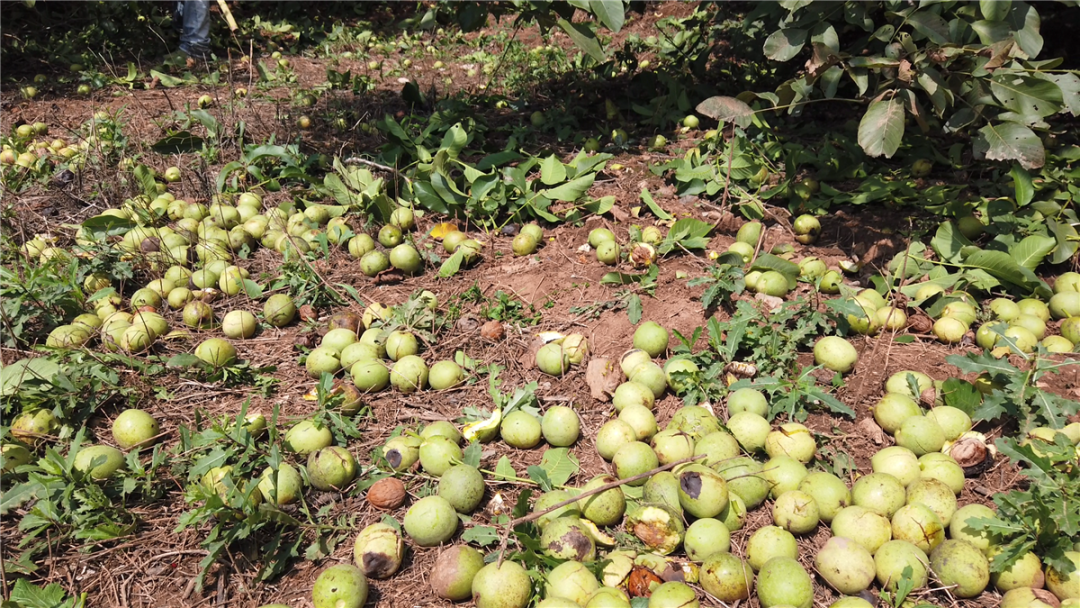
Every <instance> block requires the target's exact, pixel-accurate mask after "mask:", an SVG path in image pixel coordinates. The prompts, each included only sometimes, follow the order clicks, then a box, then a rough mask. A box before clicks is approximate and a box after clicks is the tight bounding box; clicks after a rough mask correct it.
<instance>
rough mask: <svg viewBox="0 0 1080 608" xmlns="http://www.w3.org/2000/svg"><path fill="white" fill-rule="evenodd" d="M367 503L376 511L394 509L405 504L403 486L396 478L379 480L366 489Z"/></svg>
mask: <svg viewBox="0 0 1080 608" xmlns="http://www.w3.org/2000/svg"><path fill="white" fill-rule="evenodd" d="M367 501H368V502H369V503H371V506H373V507H375V508H376V509H383V510H387V511H388V510H391V509H396V508H398V507H400V506H401V505H402V503H404V502H405V484H404V483H402V482H401V480H400V479H398V478H396V477H386V478H384V479H380V480H379V481H376V482H375V483H374V484H373V485H372V486H371V487H370V488H368V492H367Z"/></svg>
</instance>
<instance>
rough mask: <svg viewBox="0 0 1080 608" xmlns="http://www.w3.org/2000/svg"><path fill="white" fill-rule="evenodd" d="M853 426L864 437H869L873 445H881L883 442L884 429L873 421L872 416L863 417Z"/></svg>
mask: <svg viewBox="0 0 1080 608" xmlns="http://www.w3.org/2000/svg"><path fill="white" fill-rule="evenodd" d="M855 426H856V428H858V429H859V432H860V433H861V434H862V435H863V436H864V437H869V438H870V441H873V442H874V444H875V445H881V444H882V443H884V442H885V431H883V430H881V427H880V426H878V423H877V422H874V419H873V418H863V419H862V420H861V421H859V423H858V424H856V425H855Z"/></svg>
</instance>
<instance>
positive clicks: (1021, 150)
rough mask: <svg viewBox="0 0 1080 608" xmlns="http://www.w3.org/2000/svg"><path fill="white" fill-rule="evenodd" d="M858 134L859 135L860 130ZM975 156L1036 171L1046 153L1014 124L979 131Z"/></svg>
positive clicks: (1024, 129)
mask: <svg viewBox="0 0 1080 608" xmlns="http://www.w3.org/2000/svg"><path fill="white" fill-rule="evenodd" d="M859 132H860V134H861V133H862V130H861V129H860V131H859ZM861 139H862V138H861V137H860V142H861ZM975 155H976V156H978V157H985V158H986V160H1015V161H1017V162H1019V163H1020V166H1022V167H1023V168H1025V169H1038V168H1039V167H1041V166H1043V164H1044V163H1045V162H1046V151H1045V150H1044V149H1043V144H1042V140H1041V139H1039V136H1038V135H1036V134H1035V132H1034V131H1032V130H1031V129H1029V128H1027V127H1025V126H1024V125H1020V124H1016V123H1014V122H1006V123H999V124H993V123H991V124H988V125H986V126H985V127H983V128H981V129H979V136H978V137H977V138H975Z"/></svg>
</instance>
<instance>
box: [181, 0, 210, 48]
mask: <svg viewBox="0 0 1080 608" xmlns="http://www.w3.org/2000/svg"><path fill="white" fill-rule="evenodd" d="M183 20H184V29H183V32H182V33H181V34H180V50H181V51H183V52H185V53H187V54H188V55H189V56H191V57H196V58H203V57H206V56H207V55H209V54H210V0H185V1H184V6H183Z"/></svg>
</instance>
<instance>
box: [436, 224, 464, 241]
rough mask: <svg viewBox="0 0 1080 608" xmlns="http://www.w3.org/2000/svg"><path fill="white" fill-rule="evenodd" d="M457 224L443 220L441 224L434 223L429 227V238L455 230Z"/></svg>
mask: <svg viewBox="0 0 1080 608" xmlns="http://www.w3.org/2000/svg"><path fill="white" fill-rule="evenodd" d="M457 229H458V227H457V224H454V223H452V222H443V223H441V224H435V226H434V227H433V228H432V229H431V238H435V239H441V238H443V237H444V236H446V235H448V234H450V233H451V232H457Z"/></svg>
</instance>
